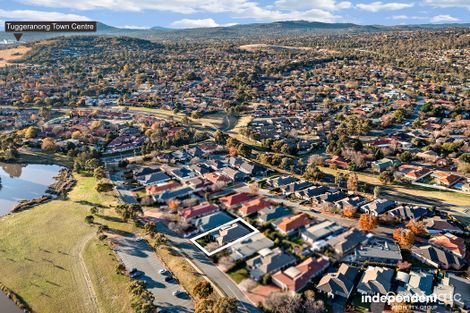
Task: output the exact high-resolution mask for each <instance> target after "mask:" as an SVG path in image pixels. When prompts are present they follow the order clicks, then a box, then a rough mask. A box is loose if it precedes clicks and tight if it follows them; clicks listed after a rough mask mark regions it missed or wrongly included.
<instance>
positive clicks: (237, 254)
mask: <svg viewBox="0 0 470 313" xmlns="http://www.w3.org/2000/svg"><path fill="white" fill-rule="evenodd" d="M272 246H274V242H273V241H272V240H271V239H269V238H268V237H266V236H265V235H263V234H262V233H256V234H254V235H253V236H250V237H248V238H245V239H243V240H242V241H240V242H237V243H236V244H234V245H233V246H231V247H230V250H231V252H232V253H231V254H230V257H231V258H232V259H233V260H235V261H239V260H244V259H246V258H249V257H250V256H252V255H254V254H255V253H257V252H258V251H260V250H263V249H266V248H271V247H272Z"/></svg>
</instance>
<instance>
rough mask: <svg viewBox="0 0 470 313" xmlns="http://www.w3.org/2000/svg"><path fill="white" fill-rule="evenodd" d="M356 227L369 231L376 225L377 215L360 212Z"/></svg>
mask: <svg viewBox="0 0 470 313" xmlns="http://www.w3.org/2000/svg"><path fill="white" fill-rule="evenodd" d="M358 227H359V229H360V230H362V231H365V232H369V231H371V230H372V229H374V228H376V227H377V217H375V216H373V215H369V214H365V213H364V214H361V216H360V217H359V222H358Z"/></svg>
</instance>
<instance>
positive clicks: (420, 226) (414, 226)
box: [406, 220, 426, 236]
mask: <svg viewBox="0 0 470 313" xmlns="http://www.w3.org/2000/svg"><path fill="white" fill-rule="evenodd" d="M406 228H408V229H409V230H411V232H412V233H413V234H415V235H416V236H423V235H425V234H426V226H425V225H424V223H423V222H422V221H414V220H410V221H409V222H408V224H406Z"/></svg>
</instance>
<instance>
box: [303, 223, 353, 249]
mask: <svg viewBox="0 0 470 313" xmlns="http://www.w3.org/2000/svg"><path fill="white" fill-rule="evenodd" d="M343 231H345V228H344V227H343V226H341V225H338V224H336V223H334V222H332V221H328V220H325V221H323V222H320V223H318V224H314V225H312V226H310V227H308V228H305V229H304V230H302V231H301V232H300V236H301V237H302V239H303V240H305V241H306V242H308V243H309V244H311V245H313V244H314V243H315V242H316V241H318V240H322V239H325V238H327V237H330V236H335V235H338V234H340V233H342V232H343Z"/></svg>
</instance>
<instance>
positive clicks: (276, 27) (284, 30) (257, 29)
mask: <svg viewBox="0 0 470 313" xmlns="http://www.w3.org/2000/svg"><path fill="white" fill-rule="evenodd" d="M448 27H470V24H423V25H400V26H382V25H357V24H352V23H321V22H307V21H281V22H273V23H255V24H240V25H234V26H228V27H211V28H193V29H170V28H164V27H159V26H155V27H152V28H149V29H127V28H117V27H113V26H109V25H106V24H103V23H98V25H97V32H96V33H94V34H95V35H100V36H128V37H135V38H140V39H147V40H174V39H176V40H208V39H214V40H221V39H241V40H243V39H256V38H279V37H283V36H306V35H334V34H338V35H339V34H353V33H372V32H383V31H400V30H405V31H410V30H418V29H436V28H448ZM72 35H93V33H24V35H23V38H22V41H24V42H31V41H36V40H41V39H47V38H54V37H58V36H72ZM7 41H8V42H9V43H13V42H14V38H13V34H11V33H0V42H4V43H5V42H7Z"/></svg>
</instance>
